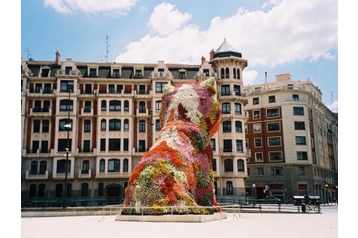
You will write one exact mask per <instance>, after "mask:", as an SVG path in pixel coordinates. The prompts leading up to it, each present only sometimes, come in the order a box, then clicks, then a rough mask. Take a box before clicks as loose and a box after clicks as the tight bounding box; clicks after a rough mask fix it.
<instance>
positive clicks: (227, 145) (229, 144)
mask: <svg viewBox="0 0 358 238" xmlns="http://www.w3.org/2000/svg"><path fill="white" fill-rule="evenodd" d="M224 152H232V142H231V140H224Z"/></svg>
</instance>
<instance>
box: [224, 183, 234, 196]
mask: <svg viewBox="0 0 358 238" xmlns="http://www.w3.org/2000/svg"><path fill="white" fill-rule="evenodd" d="M233 194H234V187H233V184H232V181H227V182H226V195H233Z"/></svg>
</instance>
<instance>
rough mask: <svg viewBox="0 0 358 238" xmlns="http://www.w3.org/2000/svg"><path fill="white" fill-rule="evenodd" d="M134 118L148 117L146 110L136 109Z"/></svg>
mask: <svg viewBox="0 0 358 238" xmlns="http://www.w3.org/2000/svg"><path fill="white" fill-rule="evenodd" d="M136 116H137V117H148V116H149V110H148V109H138V108H137V109H136Z"/></svg>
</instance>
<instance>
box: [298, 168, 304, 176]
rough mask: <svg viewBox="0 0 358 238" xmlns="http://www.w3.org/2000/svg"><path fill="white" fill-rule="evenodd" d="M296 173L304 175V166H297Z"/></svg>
mask: <svg viewBox="0 0 358 238" xmlns="http://www.w3.org/2000/svg"><path fill="white" fill-rule="evenodd" d="M298 175H305V167H298Z"/></svg>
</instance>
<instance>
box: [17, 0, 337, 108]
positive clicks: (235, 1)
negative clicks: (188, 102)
mask: <svg viewBox="0 0 358 238" xmlns="http://www.w3.org/2000/svg"><path fill="white" fill-rule="evenodd" d="M224 39H226V41H227V42H228V43H229V44H230V45H231V46H233V47H234V48H235V49H236V50H237V51H238V52H240V53H242V56H243V58H245V59H247V60H248V67H247V68H246V69H245V70H244V71H243V81H244V85H253V84H260V83H264V80H265V72H267V80H268V82H274V81H275V75H277V74H283V73H289V74H291V79H292V80H294V81H306V80H307V79H310V80H311V81H312V82H313V84H314V85H315V86H317V87H318V88H319V89H320V90H321V92H322V94H323V95H322V101H323V103H324V104H325V105H326V106H327V107H328V108H329V109H331V110H332V111H333V112H338V0H300V1H297V0H255V1H251V0H250V1H249V0H224V1H208V0H195V1H187V0H167V1H162V0H151V1H144V0H121V1H117V0H91V1H86V0H33V1H27V0H21V57H22V58H23V59H26V60H28V59H30V58H32V59H34V60H38V61H42V60H43V61H47V60H49V61H54V60H55V52H56V51H57V50H58V51H59V52H60V54H61V60H65V59H66V58H72V60H73V61H81V62H97V61H102V62H103V61H104V62H123V63H124V62H125V63H157V62H158V61H160V60H163V61H164V62H165V63H185V64H186V63H188V64H196V65H199V64H200V62H201V60H200V59H201V57H202V56H204V57H205V58H206V59H209V52H210V51H211V50H212V49H213V50H217V49H218V47H219V46H220V45H221V43H222V42H223V41H224Z"/></svg>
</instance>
